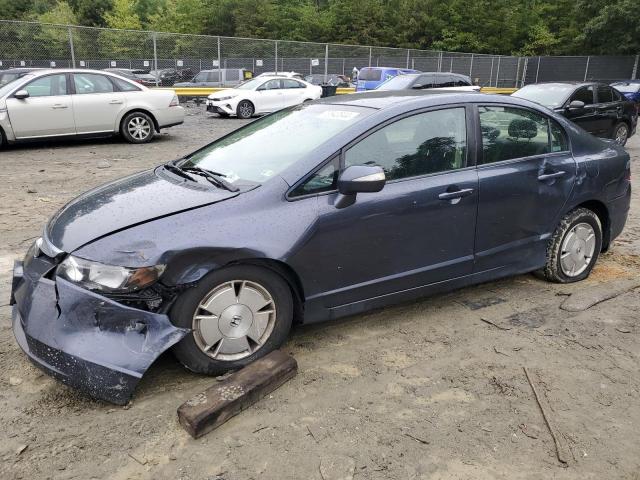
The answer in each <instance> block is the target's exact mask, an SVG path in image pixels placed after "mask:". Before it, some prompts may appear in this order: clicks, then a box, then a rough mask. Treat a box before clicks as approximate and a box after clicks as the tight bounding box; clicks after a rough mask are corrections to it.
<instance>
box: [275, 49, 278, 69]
mask: <svg viewBox="0 0 640 480" xmlns="http://www.w3.org/2000/svg"><path fill="white" fill-rule="evenodd" d="M275 68H276V75H277V74H278V41H277V40H276V67H275Z"/></svg>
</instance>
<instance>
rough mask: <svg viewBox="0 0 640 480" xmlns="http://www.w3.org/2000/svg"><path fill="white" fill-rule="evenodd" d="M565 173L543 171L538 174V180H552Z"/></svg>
mask: <svg viewBox="0 0 640 480" xmlns="http://www.w3.org/2000/svg"><path fill="white" fill-rule="evenodd" d="M564 174H565V172H563V171H558V172H553V173H543V174H542V175H538V180H540V181H541V182H544V181H545V180H551V179H552V178H559V177H562V176H563V175H564Z"/></svg>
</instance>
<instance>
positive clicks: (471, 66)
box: [469, 53, 473, 83]
mask: <svg viewBox="0 0 640 480" xmlns="http://www.w3.org/2000/svg"><path fill="white" fill-rule="evenodd" d="M469 78H470V79H471V82H472V83H473V53H472V54H471V65H470V66H469Z"/></svg>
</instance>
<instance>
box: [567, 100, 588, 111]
mask: <svg viewBox="0 0 640 480" xmlns="http://www.w3.org/2000/svg"><path fill="white" fill-rule="evenodd" d="M583 108H584V102H583V101H581V100H573V101H572V102H571V103H570V104H569V105H568V106H567V109H569V110H582V109H583Z"/></svg>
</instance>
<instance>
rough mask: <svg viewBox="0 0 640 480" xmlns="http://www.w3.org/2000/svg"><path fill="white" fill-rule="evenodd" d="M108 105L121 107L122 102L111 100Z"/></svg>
mask: <svg viewBox="0 0 640 480" xmlns="http://www.w3.org/2000/svg"><path fill="white" fill-rule="evenodd" d="M109 105H122V100H111V101H110V102H109Z"/></svg>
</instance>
